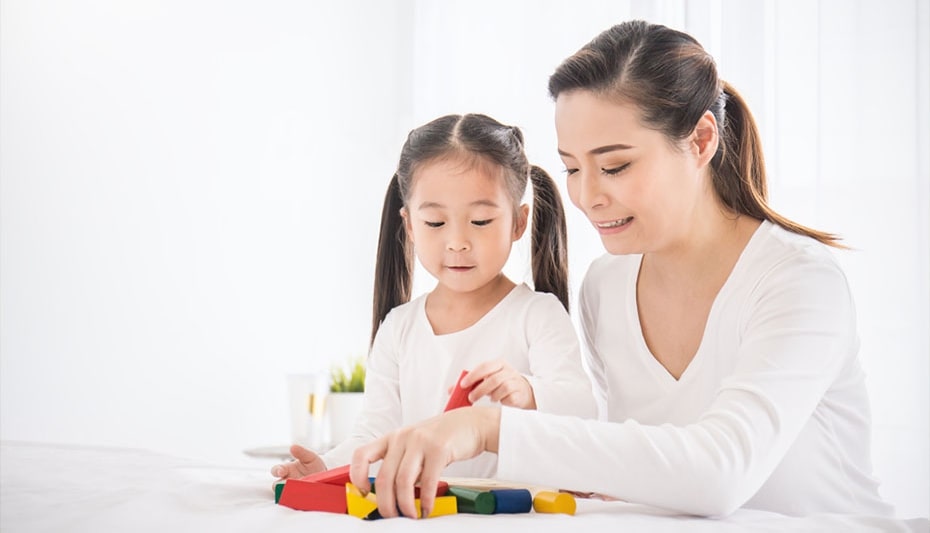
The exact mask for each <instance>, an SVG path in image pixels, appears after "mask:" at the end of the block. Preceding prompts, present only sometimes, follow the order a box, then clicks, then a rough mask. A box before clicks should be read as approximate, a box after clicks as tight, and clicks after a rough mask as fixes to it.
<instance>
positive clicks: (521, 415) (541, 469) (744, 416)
mask: <svg viewBox="0 0 930 533" xmlns="http://www.w3.org/2000/svg"><path fill="white" fill-rule="evenodd" d="M549 91H550V94H551V95H552V97H553V98H554V99H555V103H556V130H557V134H558V143H559V153H560V155H561V157H562V160H563V162H564V163H565V166H566V173H567V175H568V177H567V180H568V181H567V186H568V191H569V195H570V197H571V200H572V202H573V203H574V204H575V205H576V206H577V207H578V208H579V209H581V210H582V211H583V212H584V213H585V215H586V216H587V217H588V219H589V220H590V221H591V223H592V225H593V226H594V228H595V230H596V231H598V233H599V234H600V236H601V239H602V242H603V243H604V247H605V248H606V250H607V252H608V255H606V256H604V257H602V258H600V259H598V260H596V261H595V262H594V263H593V264H592V265H591V267H590V269H589V271H588V273H587V275H586V277H585V282H584V284H583V287H582V290H581V314H582V315H581V316H582V325H583V333H584V337H585V341H586V344H587V347H588V352H589V365H588V366H589V368H590V369H591V371H592V375H593V377H594V381H595V384H596V386H597V389H598V393H599V394H600V395H601V396H602V399H603V401H604V402H605V403H606V406H607V411H606V413H604V414H605V415H606V419H607V421H586V420H580V419H576V418H569V417H559V416H553V415H546V414H542V413H536V412H525V411H518V410H514V409H507V408H504V409H500V408H477V407H475V408H469V409H462V410H458V411H453V412H450V413H447V414H445V415H443V416H442V417H437V418H434V419H431V420H428V421H426V422H424V423H422V424H420V425H418V426H414V427H410V428H405V429H403V430H401V431H399V432H397V433H394V434H391V435H388V436H386V437H384V438H382V439H379V440H378V441H375V442H373V443H371V444H369V445H367V446H365V447H362V448H359V449H358V450H357V451H356V453H355V455H354V457H353V464H352V480H353V481H354V482H355V483H356V484H357V485H359V486H360V487H361V488H363V489H367V488H368V486H369V484H368V479H367V472H368V465H369V464H370V463H371V462H374V461H376V460H379V459H383V460H384V462H383V464H382V466H381V469H380V471H379V474H378V478H377V480H376V482H375V486H376V488H377V493H378V503H379V509H380V512H381V513H382V515H384V516H393V515H396V514H397V506H399V508H400V511H401V512H403V514H405V515H407V516H412V515H413V512H414V511H413V483H414V482H415V481H417V480H419V481H420V482H421V484H422V485H425V487H426V488H425V489H424V494H427V495H429V494H432V492H431V490H430V487H432V486H433V485H434V484H435V483H436V481H437V479H438V476H439V472H440V471H441V470H442V467H444V466H445V465H446V464H448V463H449V462H451V461H458V460H462V459H465V458H468V457H472V456H474V455H476V454H478V453H480V452H482V451H493V452H497V453H498V455H499V462H498V465H499V466H498V472H497V475H498V477H499V478H502V479H511V480H519V481H523V482H527V483H532V484H538V485H546V486H557V487H560V488H563V489H568V490H574V491H584V492H587V491H593V492H597V493H601V494H604V495H607V496H610V497H615V498H620V499H623V500H627V501H631V502H637V503H645V504H651V505H656V506H661V507H665V508H670V509H674V510H678V511H681V512H684V513H691V514H697V515H705V516H724V515H727V514H729V513H731V512H733V511H734V510H735V509H737V508H739V507H741V506H743V505H745V506H747V507H753V508H758V509H765V510H770V511H776V512H780V513H784V514H792V515H804V514H810V513H815V512H836V513H844V512H848V513H852V512H856V513H868V514H879V515H882V514H889V513H890V507H889V506H888V505H887V504H885V503H884V502H882V501H881V499H880V498H879V496H878V492H877V482H876V481H875V480H874V479H873V478H872V476H871V461H870V451H869V434H870V421H869V412H868V410H869V402H868V397H867V394H866V390H865V384H864V376H863V373H862V370H861V367H860V363H859V360H858V355H857V351H858V340H857V334H856V323H855V309H854V306H853V302H852V299H851V296H850V292H849V289H848V286H847V282H846V279H845V276H844V275H843V272H842V271H841V269H840V268H839V266H838V265H837V263H836V262H835V260H834V259H833V257H832V255H831V254H830V252H829V250H828V247H831V246H832V247H839V246H840V245H839V244H838V242H837V238H836V237H834V236H833V235H830V234H826V233H822V232H819V231H815V230H812V229H809V228H806V227H804V226H801V225H799V224H797V223H795V222H792V221H790V220H787V219H785V218H784V217H782V216H780V215H778V214H777V213H775V212H774V211H772V210H771V209H770V208H769V207H768V206H767V204H766V201H765V197H766V182H765V169H764V165H763V158H762V151H761V143H760V141H759V138H758V134H757V131H756V127H755V124H754V122H753V119H752V116H751V114H750V112H749V110H748V109H747V108H746V105H745V103H744V102H743V100H742V99H741V98H740V96H739V95H738V94H737V93H736V91H735V90H734V89H733V88H732V87H730V86H729V85H728V84H727V83H726V82H723V81H722V80H720V79H719V78H718V75H717V72H716V66H715V64H714V61H713V59H712V58H711V57H710V55H709V54H707V52H705V51H704V49H703V48H702V47H701V46H700V45H699V44H698V43H697V42H696V41H695V40H694V39H693V38H692V37H690V36H688V35H686V34H683V33H681V32H677V31H674V30H671V29H669V28H666V27H663V26H658V25H650V24H646V23H643V22H628V23H624V24H621V25H618V26H615V27H613V28H611V29H609V30H607V31H606V32H604V33H602V34H601V35H600V36H598V37H597V38H595V39H594V40H593V41H591V42H590V43H589V44H588V45H586V46H585V47H584V48H582V49H581V50H580V51H579V52H577V53H576V54H575V55H573V56H572V57H570V58H568V59H567V60H566V61H565V62H564V63H563V64H562V65H561V66H560V67H559V68H558V69H557V70H556V72H555V73H554V74H553V75H552V77H551V78H550V81H549ZM463 385H467V383H463ZM428 499H429V498H424V501H423V502H422V503H423V505H424V507H425V508H427V509H429V508H431V504H432V502H431V501H427V500H428ZM395 501H396V504H395ZM425 514H427V512H426V510H424V515H425Z"/></svg>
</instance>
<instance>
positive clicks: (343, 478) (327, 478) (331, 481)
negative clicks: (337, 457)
mask: <svg viewBox="0 0 930 533" xmlns="http://www.w3.org/2000/svg"><path fill="white" fill-rule="evenodd" d="M350 466H352V465H343V466H340V467H338V468H330V469H329V470H323V471H322V472H316V473H314V474H310V475H306V476H304V477H302V478H300V480H301V481H310V482H313V483H326V484H327V485H339V486H340V487H342V490H343V491H345V488H346V483H350V481H349V467H350Z"/></svg>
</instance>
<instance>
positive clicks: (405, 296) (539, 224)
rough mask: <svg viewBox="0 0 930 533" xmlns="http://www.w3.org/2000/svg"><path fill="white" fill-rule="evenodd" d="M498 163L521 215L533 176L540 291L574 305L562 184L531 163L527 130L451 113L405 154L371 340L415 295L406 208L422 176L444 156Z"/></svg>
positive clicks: (391, 206) (389, 198) (383, 251)
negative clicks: (391, 313) (525, 142)
mask: <svg viewBox="0 0 930 533" xmlns="http://www.w3.org/2000/svg"><path fill="white" fill-rule="evenodd" d="M449 158H459V159H461V160H463V161H465V162H468V163H469V164H473V165H479V164H492V165H495V166H497V167H500V168H501V169H502V170H503V172H502V173H501V175H502V176H503V178H504V180H505V181H504V188H505V189H506V191H507V193H508V195H509V197H510V199H511V201H512V202H513V208H514V216H515V217H516V216H518V213H519V206H520V202H521V200H522V199H523V194H524V193H525V192H526V184H527V181H528V180H532V182H533V222H532V237H531V243H532V244H531V255H532V271H533V286H534V289H535V290H537V291H540V292H549V293H552V294H554V295H555V296H556V297H558V299H559V301H561V302H562V305H563V306H565V309H566V310H567V309H568V251H567V250H568V248H567V240H566V227H565V212H564V209H563V206H562V199H561V196H560V195H559V190H558V188H557V187H556V185H555V182H554V181H553V180H552V178H551V177H550V176H549V175H548V174H547V173H546V171H544V170H543V169H541V168H539V167H537V166H533V165H530V164H529V161H528V160H527V157H526V152H525V151H524V148H523V133H522V132H521V131H520V129H519V128H516V127H514V126H505V125H504V124H501V123H500V122H498V121H496V120H494V119H493V118H491V117H488V116H486V115H480V114H468V115H446V116H444V117H440V118H437V119H436V120H433V121H432V122H429V123H427V124H424V125H423V126H420V127H419V128H417V129H415V130H413V131H411V132H410V134H409V135H408V136H407V141H406V142H405V143H404V147H403V149H401V152H400V162H399V163H398V165H397V172H396V173H395V174H394V176H393V177H392V178H391V183H390V185H388V190H387V194H386V195H385V197H384V206H383V208H382V210H381V233H380V236H379V237H378V255H377V261H376V263H375V285H374V299H373V303H372V320H371V342H372V343H373V342H374V339H375V335H376V334H377V333H378V328H379V327H380V326H381V322H382V321H383V320H384V317H386V316H387V314H388V312H389V311H390V310H391V309H393V308H395V307H397V306H398V305H400V304H402V303H406V302H408V301H410V290H411V286H412V281H413V279H412V278H413V248H412V246H411V245H410V244H409V240H408V239H407V235H406V233H405V230H404V224H403V219H402V218H401V215H400V211H401V208H403V207H405V206H406V205H407V201H408V200H409V198H410V192H411V190H412V188H413V181H414V179H415V174H416V172H417V170H418V169H419V168H421V167H422V166H424V165H426V164H428V163H431V162H435V161H438V160H441V159H449Z"/></svg>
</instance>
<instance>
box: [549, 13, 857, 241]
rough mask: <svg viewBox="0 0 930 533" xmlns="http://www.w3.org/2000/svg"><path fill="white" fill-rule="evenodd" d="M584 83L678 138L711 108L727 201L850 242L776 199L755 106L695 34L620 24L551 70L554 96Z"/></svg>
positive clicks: (795, 228)
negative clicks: (779, 208) (788, 214)
mask: <svg viewBox="0 0 930 533" xmlns="http://www.w3.org/2000/svg"><path fill="white" fill-rule="evenodd" d="M576 89H583V90H588V91H592V92H594V93H595V94H598V95H599V96H603V97H605V98H610V99H613V100H615V101H621V102H628V103H631V104H633V105H635V106H636V107H637V108H638V109H639V111H640V115H641V120H642V121H643V123H644V125H645V126H647V127H649V128H653V129H655V130H656V131H659V132H662V133H663V134H665V135H666V137H668V138H669V140H671V141H673V144H677V142H678V141H681V140H683V139H685V138H687V137H688V136H689V135H690V134H691V133H692V132H693V131H694V128H695V126H697V122H698V120H699V119H700V118H701V117H702V116H704V113H705V112H707V111H710V112H711V113H713V114H714V118H716V120H717V129H718V135H719V137H720V144H719V146H718V148H717V153H716V154H715V155H714V157H713V159H711V173H712V179H713V185H714V191H716V194H717V196H718V197H719V198H720V200H721V202H722V203H723V205H724V206H726V207H727V208H728V209H730V210H731V211H733V212H735V213H738V214H744V215H748V216H750V217H753V218H756V219H759V220H768V221H770V222H772V223H774V224H777V225H779V226H781V227H783V228H785V229H786V230H788V231H791V232H794V233H798V234H801V235H807V236H808V237H812V238H814V239H816V240H818V241H820V242H822V243H824V244H826V245H829V246H834V247H837V248H845V246H843V245H842V244H840V243H839V240H840V238H839V237H838V236H836V235H834V234H831V233H825V232H822V231H817V230H814V229H811V228H808V227H805V226H802V225H800V224H798V223H796V222H793V221H791V220H789V219H787V218H785V217H783V216H781V215H779V214H778V213H776V212H775V211H773V210H772V208H771V207H769V205H768V203H767V201H766V197H767V194H768V192H767V186H766V179H765V162H764V160H763V157H762V142H761V140H760V138H759V131H758V129H757V128H756V123H755V120H754V119H753V117H752V113H750V111H749V108H748V106H747V105H746V102H745V101H743V98H742V97H741V96H740V95H739V93H737V92H736V90H735V89H734V88H733V87H732V86H730V84H728V83H727V82H725V81H723V80H721V79H720V78H719V77H718V76H717V66H716V63H715V62H714V59H713V58H712V57H711V56H710V54H708V53H707V52H706V51H705V50H704V48H703V47H701V45H700V44H699V43H698V42H697V41H696V40H695V39H694V38H693V37H691V36H690V35H688V34H686V33H682V32H680V31H676V30H673V29H670V28H667V27H665V26H662V25H658V24H649V23H646V22H643V21H630V22H624V23H622V24H618V25H616V26H614V27H612V28H610V29H608V30H606V31H604V32H603V33H601V34H600V35H598V36H597V37H595V38H594V39H593V40H592V41H591V42H589V43H588V44H586V45H585V46H584V47H583V48H582V49H581V50H579V51H578V52H576V53H575V54H574V55H572V56H571V57H569V58H568V59H566V60H565V61H564V62H562V64H561V65H559V67H558V68H557V69H556V71H555V73H554V74H552V76H551V77H550V78H549V95H550V96H551V97H552V98H553V99H557V98H558V96H559V94H561V93H563V92H566V91H572V90H576Z"/></svg>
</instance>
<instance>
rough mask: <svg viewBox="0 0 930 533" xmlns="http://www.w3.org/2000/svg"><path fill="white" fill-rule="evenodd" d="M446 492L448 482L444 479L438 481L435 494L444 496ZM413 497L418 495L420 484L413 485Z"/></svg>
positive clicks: (447, 490)
mask: <svg viewBox="0 0 930 533" xmlns="http://www.w3.org/2000/svg"><path fill="white" fill-rule="evenodd" d="M447 492H449V484H448V483H446V482H445V481H440V482H439V484H438V485H436V496H445V495H446V493H447ZM413 497H414V498H419V497H420V486H419V485H417V486H416V487H413Z"/></svg>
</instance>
